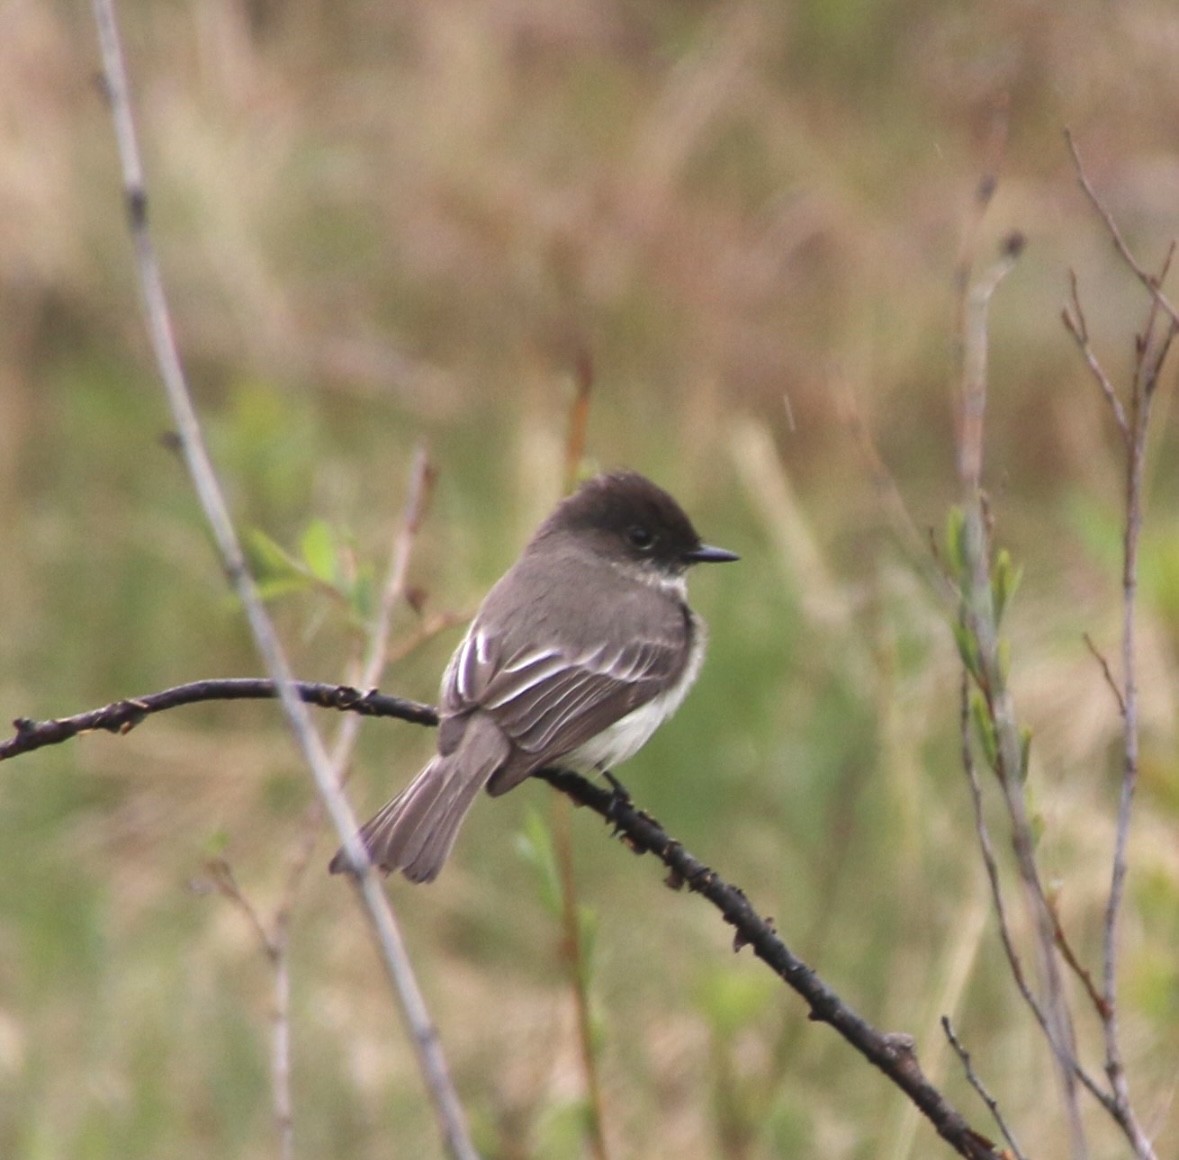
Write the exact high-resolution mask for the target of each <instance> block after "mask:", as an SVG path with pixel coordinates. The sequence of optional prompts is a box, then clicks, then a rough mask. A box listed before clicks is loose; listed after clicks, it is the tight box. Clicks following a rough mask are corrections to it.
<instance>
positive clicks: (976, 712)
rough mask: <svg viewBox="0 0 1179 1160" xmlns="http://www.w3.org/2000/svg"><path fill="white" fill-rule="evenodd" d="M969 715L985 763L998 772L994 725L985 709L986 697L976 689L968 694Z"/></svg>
mask: <svg viewBox="0 0 1179 1160" xmlns="http://www.w3.org/2000/svg"><path fill="white" fill-rule="evenodd" d="M970 717H971V720H972V721H973V722H974V731H975V734H976V736H977V737H978V742H979V744H980V745H981V746H982V751H983V756H984V757H985V758H986V760H987V764H988V765H989V766H990V767H991V769H993V770H995V771H996V772H998V769H999V744H998V741H997V739H996V737H995V725H994V722H993V721H992V720H991V714H990V711H989V710H988V709H987V702H986V698H985V697H983V695H982V694H981V693H980V692H978V690H977V689H976V690H975V691H974V692H973V693H971V695H970Z"/></svg>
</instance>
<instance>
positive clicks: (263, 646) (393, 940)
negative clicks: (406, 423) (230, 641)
mask: <svg viewBox="0 0 1179 1160" xmlns="http://www.w3.org/2000/svg"><path fill="white" fill-rule="evenodd" d="M93 10H94V18H95V23H96V25H97V28H98V39H99V45H100V49H101V55H102V66H103V73H104V76H105V80H106V91H107V95H108V98H109V101H110V108H111V117H112V120H113V122H114V128H115V137H116V140H117V143H118V153H119V160H120V163H121V165H122V175H123V188H124V196H125V199H126V204H127V212H128V218H129V223H130V229H131V237H132V241H133V244H134V248H135V259H136V268H137V272H138V276H139V285H140V290H141V293H142V297H143V306H144V312H145V316H146V321H147V328H148V333H149V336H150V339H151V344H152V349H153V352H154V354H155V359H156V363H157V366H158V367H159V370H160V375H161V378H162V380H163V385H164V389H165V393H166V395H167V398H168V403H169V406H170V408H171V411H172V417H173V420H174V422H175V424H176V434H177V439H178V443H179V448H180V451H181V453H182V455H183V458H184V462H185V464H186V466H187V468H188V472H189V475H190V477H191V479H192V483H193V487H194V489H195V491H196V493H197V497H198V499H199V501H200V504H201V508H202V510H203V511H204V514H205V518H206V520H207V521H208V524H209V528H210V530H211V531H212V533H213V538H214V540H215V542H216V544H217V549H218V552H219V554H220V556H221V560H222V563H223V565H224V567H225V570H226V573H227V575H228V577H229V580H230V583H231V584H232V586H233V587H234V589H235V591H236V593H237V596H238V599H239V600H240V601H241V603H242V607H243V609H244V611H245V613H246V618H247V620H248V622H249V625H250V631H251V633H252V635H253V637H254V642H255V645H256V647H257V649H258V653H259V656H260V657H261V659H262V661H263V664H264V666H265V668H266V671H267V672H268V673H269V674H270V675H271V676H272V677H273V679H274V682H275V686H276V688H277V690H278V695H279V700H280V702H281V704H282V707H283V712H284V714H285V716H286V719H287V722H288V725H289V727H290V730H291V734H292V736H293V738H294V739H295V742H296V744H297V746H298V748H299V750H300V752H301V753H302V754H303V757H304V759H305V761H306V763H307V765H308V767H309V769H310V771H311V774H312V776H313V778H314V780H315V784H316V787H317V789H318V791H319V794H320V796H321V798H322V799H323V801H324V804H325V807H326V809H327V812H328V815H329V816H330V818H331V820H332V823H333V825H334V826H335V828H336V831H337V833H338V834H339V836H340V840H341V841H342V842H343V844H344V846H345V848H346V849H347V851H348V855H349V861H350V862H351V863H352V865H353V866H359V867H365V870H363V871H362V872H360V873H358V874H354V875H353V876H352V881H353V883H354V884H355V887H356V892H357V894H358V896H359V898H360V900H361V904H362V907H363V909H364V912H365V913H366V915H367V916H368V920H369V923H370V925H371V927H372V930H373V934H374V937H375V939H376V941H377V945H378V947H379V948H380V951H381V958H382V962H383V963H384V965H385V967H386V970H387V972H388V975H389V979H390V982H391V983H392V985H393V987H394V991H395V993H396V994H397V996H398V999H399V1001H400V1004H401V1009H402V1014H403V1016H404V1017H405V1020H406V1023H407V1025H408V1027H409V1028H410V1031H411V1035H412V1039H413V1043H414V1046H415V1048H416V1051H417V1056H418V1061H419V1065H420V1067H421V1069H422V1074H423V1077H424V1078H425V1080H426V1083H427V1087H428V1090H429V1092H430V1095H431V1098H432V1100H433V1103H434V1107H435V1111H436V1113H437V1116H438V1120H439V1126H440V1128H441V1131H442V1135H443V1138H444V1140H445V1142H446V1147H447V1148H448V1150H449V1151H450V1152H451V1154H452V1155H454V1156H456V1157H462V1158H463V1160H469V1158H473V1157H475V1155H476V1152H475V1149H474V1146H473V1145H472V1144H471V1141H470V1136H469V1133H468V1131H467V1127H466V1120H465V1116H464V1114H463V1110H462V1107H461V1105H460V1104H459V1102H458V1097H457V1095H456V1093H455V1090H454V1086H453V1084H452V1083H451V1080H450V1076H449V1072H448V1069H447V1066H446V1061H445V1058H444V1057H443V1055H442V1051H441V1048H440V1045H439V1041H438V1037H437V1034H436V1032H435V1030H434V1025H433V1022H432V1020H431V1019H430V1016H429V1012H428V1010H427V1008H426V1005H425V1002H424V1000H423V998H422V994H421V991H420V989H419V988H418V985H417V981H416V979H415V978H414V976H413V971H412V968H411V966H410V963H409V959H408V956H407V954H406V953H405V946H404V943H403V941H402V938H401V933H400V931H399V930H398V928H397V925H396V922H395V919H394V917H393V912H392V909H391V908H390V906H389V903H388V900H387V899H386V898H385V895H384V893H383V892H382V890H381V888H380V885H379V883H378V881H377V879H376V878H375V877H374V875H373V874H371V873H370V872H369V871H368V869H367V859H366V857H365V851H364V847H363V844H362V843H361V842H360V840H359V839H358V837H357V823H356V819H355V817H354V816H353V814H352V810H351V809H350V808H349V806H348V802H347V800H346V799H345V797H344V795H343V793H342V792H341V791H340V789H339V787H338V785H337V784H336V779H335V777H334V774H333V771H332V768H331V763H330V761H329V760H328V756H327V753H326V751H325V749H324V746H323V741H322V739H321V738H320V736H319V734H318V733H317V732H316V731H315V729H314V728H313V726H312V725H311V720H310V717H309V715H308V713H307V711H306V709H305V707H304V705H303V703H302V701H301V700H300V699H299V695H298V693H297V692H296V689H295V685H294V679H293V675H292V673H291V670H290V666H289V664H288V663H287V660H286V657H285V655H284V653H283V650H282V647H281V645H280V643H279V640H278V636H277V633H276V632H275V629H274V626H273V624H272V622H271V620H270V617H269V615H268V614H267V612H266V609H265V607H264V605H263V603H262V601H261V599H260V598H259V596H258V591H257V587H256V585H255V583H254V580H253V577H252V576H251V575H250V572H249V569H248V568H247V566H246V561H245V557H244V555H243V553H242V548H241V543H240V540H239V538H238V535H237V532H236V529H235V528H234V525H233V521H232V519H231V517H230V514H229V509H228V507H227V505H226V503H225V498H224V495H223V493H222V491H221V487H220V484H219V483H218V481H217V476H216V473H215V471H214V469H213V465H212V461H211V460H210V458H209V455H208V452H207V450H206V448H205V443H204V437H203V434H202V432H201V428H200V423H199V421H198V419H197V415H196V411H195V409H194V407H193V404H192V398H191V395H190V393H189V390H188V384H187V381H186V379H185V375H184V370H183V367H182V365H181V362H180V356H179V352H178V350H177V347H176V341H175V336H174V333H173V328H172V321H171V316H170V312H169V309H168V303H167V297H166V295H165V293H164V286H163V278H162V276H161V273H160V267H159V262H158V259H157V257H156V253H155V246H154V243H153V241H152V238H151V234H150V231H149V229H148V213H147V209H148V201H147V189H146V184H145V181H144V174H143V165H142V162H141V161H140V155H139V147H138V142H137V139H136V134H135V125H134V121H133V118H132V113H131V100H130V93H129V86H128V81H127V70H126V66H125V64H124V60H123V51H122V46H121V44H120V40H119V34H118V27H117V24H116V21H115V12H114V0H93Z"/></svg>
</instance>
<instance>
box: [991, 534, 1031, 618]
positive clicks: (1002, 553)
mask: <svg viewBox="0 0 1179 1160" xmlns="http://www.w3.org/2000/svg"><path fill="white" fill-rule="evenodd" d="M992 572H993V575H992V578H991V592H992V594H993V596H994V601H995V626H996V627H998V625H999V622H1000V621H1001V620H1002V619H1003V613H1004V612H1006V611H1007V606H1008V605H1009V604H1010V603H1011V600H1012V597H1014V596H1015V593H1016V592H1017V590H1018V589H1019V582H1020V581H1021V580H1022V579H1023V568H1022V567H1018V568H1017V567H1016V566H1015V565H1014V564H1013V563H1012V562H1011V553H1010V552H1009V551H1007V549H1006V548H1000V549H999V554H998V556H996V557H995V567H994V569H993V570H992Z"/></svg>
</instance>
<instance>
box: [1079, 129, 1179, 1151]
mask: <svg viewBox="0 0 1179 1160" xmlns="http://www.w3.org/2000/svg"><path fill="white" fill-rule="evenodd" d="M1065 140H1066V141H1067V143H1068V148H1069V152H1070V154H1071V155H1072V160H1073V166H1074V168H1075V169H1076V173H1077V180H1078V182H1079V183H1080V185H1081V188H1082V190H1084V192H1085V196H1086V197H1087V198H1088V200H1089V203H1090V204H1091V205H1092V207H1093V209H1094V210H1095V211H1096V213H1097V215H1098V217H1100V218H1101V220H1102V222H1103V224H1104V225H1105V228H1106V230H1107V232H1108V233H1109V235H1110V237H1111V238H1112V239H1113V243H1114V246H1115V248H1116V249H1117V251H1118V254H1119V255H1120V256H1121V258H1122V260H1123V261H1124V262H1125V264H1126V265H1127V266H1128V267H1129V268H1130V270H1131V271H1132V272H1133V274H1134V275H1135V277H1136V278H1137V279H1138V281H1139V282H1140V283H1141V284H1142V285H1143V286H1145V287H1146V289H1147V291H1148V292H1149V294H1150V308H1149V310H1148V311H1147V318H1146V325H1145V326H1144V328H1143V330H1142V332H1141V333H1140V334H1139V335H1137V336H1136V338H1135V344H1134V352H1135V364H1134V376H1133V381H1132V383H1131V386H1130V391H1129V413H1128V415H1127V413H1126V409H1125V407H1123V405H1122V403H1121V400H1120V399H1119V398H1118V396H1117V393H1116V391H1115V390H1114V388H1113V386H1112V384H1111V383H1110V380H1109V376H1108V375H1107V374H1106V373H1105V370H1104V368H1102V367H1101V366H1100V364H1099V363H1098V361H1097V359H1096V358H1095V356H1094V355H1093V353H1092V351H1091V350H1090V349H1089V347H1088V342H1087V335H1086V334H1085V330H1084V315H1083V313H1082V311H1081V305H1080V300H1079V297H1078V294H1077V289H1076V280H1075V278H1074V279H1073V285H1072V296H1073V304H1074V305H1073V310H1072V312H1071V314H1072V317H1070V312H1069V311H1068V310H1067V309H1066V311H1065V325H1066V327H1068V329H1069V330H1070V332H1072V333H1073V335H1074V338H1076V339H1077V342H1078V345H1080V347H1081V349H1082V352H1083V354H1084V355H1085V358H1086V361H1087V362H1088V363H1089V365H1090V368H1091V369H1092V370H1093V373H1094V376H1095V377H1096V378H1097V381H1098V384H1099V386H1100V387H1101V391H1102V394H1103V395H1104V396H1105V397H1106V399H1107V400H1108V401H1109V402H1110V405H1111V407H1112V408H1113V409H1114V414H1115V416H1117V417H1118V425H1119V427H1120V428H1121V432H1122V442H1123V445H1124V447H1125V450H1126V463H1125V473H1126V475H1125V528H1124V531H1123V540H1122V645H1121V653H1122V656H1121V661H1122V681H1121V685H1120V687H1119V685H1118V683H1117V682H1116V681H1115V680H1114V677H1113V674H1112V672H1111V671H1110V666H1109V663H1108V662H1107V661H1106V659H1105V657H1104V656H1102V655H1101V654H1100V653H1099V652H1098V651H1097V649H1096V648H1095V647H1094V645H1093V642H1092V641H1091V640H1090V639H1089V638H1088V636H1086V638H1085V643H1086V645H1088V647H1089V650H1090V652H1092V653H1093V655H1094V656H1095V657H1096V658H1097V660H1098V663H1099V664H1100V665H1101V668H1102V672H1103V673H1104V675H1105V680H1106V683H1107V684H1108V685H1109V687H1110V689H1111V690H1112V691H1113V694H1114V697H1115V699H1116V700H1117V703H1118V710H1119V712H1120V713H1121V716H1122V723H1123V730H1122V737H1123V748H1122V783H1121V792H1120V794H1119V800H1118V814H1117V822H1116V826H1115V831H1114V852H1113V864H1112V868H1111V872H1110V888H1109V897H1108V899H1107V901H1106V907H1105V918H1104V922H1103V927H1102V984H1101V991H1100V994H1097V993H1096V989H1095V987H1094V986H1093V984H1092V983H1091V982H1089V977H1088V975H1087V974H1085V975H1084V976H1083V977H1084V979H1085V981H1086V983H1087V985H1088V986H1089V990H1090V996H1091V998H1092V999H1093V1002H1094V1004H1095V1005H1096V1007H1097V1011H1098V1014H1099V1015H1100V1017H1101V1024H1102V1030H1103V1034H1104V1038H1105V1072H1106V1075H1107V1076H1108V1078H1109V1083H1110V1089H1111V1092H1112V1099H1111V1106H1110V1114H1111V1115H1112V1116H1113V1117H1114V1119H1115V1120H1116V1121H1117V1123H1118V1124H1119V1125H1120V1126H1121V1128H1122V1130H1123V1131H1124V1132H1125V1134H1126V1136H1127V1138H1128V1139H1129V1141H1130V1143H1131V1146H1132V1147H1133V1148H1134V1152H1135V1155H1136V1156H1138V1157H1139V1160H1153V1157H1154V1155H1155V1153H1154V1148H1153V1145H1152V1144H1151V1141H1150V1139H1149V1137H1148V1136H1147V1135H1146V1132H1145V1130H1144V1129H1143V1128H1142V1126H1141V1124H1140V1123H1139V1122H1138V1118H1137V1116H1136V1115H1135V1113H1134V1109H1133V1106H1132V1105H1131V1102H1130V1093H1129V1084H1128V1081H1127V1078H1126V1069H1125V1063H1124V1060H1123V1058H1122V1050H1121V1043H1120V1036H1119V1032H1118V1002H1117V990H1118V950H1119V945H1118V928H1119V920H1120V917H1121V910H1122V904H1123V899H1124V897H1125V887H1126V875H1127V870H1128V850H1129V841H1130V824H1131V819H1132V814H1133V804H1134V796H1135V791H1136V789H1137V784H1138V746H1139V738H1138V679H1137V640H1136V626H1135V621H1136V606H1137V595H1138V551H1139V542H1140V539H1141V534H1142V519H1143V477H1144V473H1145V466H1146V446H1147V437H1148V434H1149V429H1150V417H1151V404H1152V402H1153V400H1154V395H1155V391H1156V389H1157V386H1158V381H1159V376H1160V374H1161V372H1162V367H1163V363H1164V362H1165V361H1166V358H1167V354H1168V353H1169V351H1170V349H1171V346H1172V344H1173V342H1174V339H1175V335H1176V333H1177V331H1179V315H1177V314H1176V311H1175V308H1174V306H1172V304H1171V302H1170V300H1169V299H1168V298H1167V297H1166V295H1165V294H1164V293H1163V292H1162V284H1163V282H1164V281H1165V280H1166V277H1167V274H1168V273H1169V272H1170V269H1171V263H1172V261H1173V259H1174V256H1175V242H1174V241H1172V242H1171V244H1170V246H1169V247H1168V249H1167V253H1166V256H1165V257H1164V259H1163V262H1162V266H1161V269H1160V272H1159V274H1158V275H1157V276H1155V275H1152V274H1150V273H1148V272H1147V271H1146V270H1145V269H1144V268H1143V267H1142V266H1141V265H1139V263H1138V262H1137V260H1136V259H1135V258H1134V255H1133V254H1132V253H1131V252H1130V249H1129V247H1128V246H1127V245H1126V242H1125V240H1124V238H1123V237H1122V234H1121V231H1120V230H1119V229H1118V225H1117V222H1116V221H1115V220H1114V217H1113V214H1112V213H1111V212H1110V211H1109V209H1108V207H1107V206H1106V205H1105V204H1104V202H1103V201H1102V200H1101V198H1100V197H1099V196H1098V195H1097V193H1096V191H1095V190H1094V188H1093V184H1092V182H1091V181H1090V180H1089V177H1088V174H1087V173H1086V172H1085V167H1084V165H1083V163H1082V161H1081V158H1080V154H1079V152H1078V150H1077V147H1076V143H1075V142H1074V141H1073V138H1072V134H1071V133H1069V132H1068V131H1066V132H1065ZM1062 949H1063V948H1062Z"/></svg>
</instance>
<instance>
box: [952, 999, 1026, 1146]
mask: <svg viewBox="0 0 1179 1160" xmlns="http://www.w3.org/2000/svg"><path fill="white" fill-rule="evenodd" d="M942 1030H943V1031H944V1032H945V1033H946V1039H948V1040H949V1043H950V1046H951V1047H952V1048H953V1049H954V1054H955V1055H956V1056H957V1057H958V1059H959V1061H960V1062H961V1064H962V1068H963V1070H964V1071H965V1072H966V1082H967V1083H969V1084H970V1086H971V1087H972V1088H974V1090H975V1091H976V1092H978V1094H979V1097H980V1098H981V1099H982V1102H983V1103H984V1104H986V1105H987V1108H988V1109H989V1111H990V1113H991V1116H992V1117H993V1118H994V1121H995V1123H996V1124H998V1125H999V1131H1000V1132H1002V1133H1003V1139H1004V1140H1006V1141H1007V1143H1008V1144H1009V1145H1010V1146H1011V1152H1012V1155H1014V1157H1015V1160H1027V1157H1026V1156H1024V1154H1023V1152H1022V1150H1021V1149H1020V1147H1019V1143H1018V1142H1017V1141H1016V1139H1015V1136H1014V1134H1013V1133H1012V1131H1011V1129H1010V1128H1009V1127H1008V1126H1007V1121H1006V1120H1005V1119H1004V1118H1003V1113H1002V1112H1000V1111H999V1101H998V1100H996V1099H995V1097H994V1096H993V1095H991V1093H990V1092H989V1091H987V1087H986V1084H984V1083H983V1081H982V1080H981V1079H979V1077H978V1074H977V1073H976V1072H975V1070H974V1065H973V1064H972V1063H971V1061H970V1052H969V1051H967V1050H966V1048H965V1047H963V1046H962V1043H961V1041H960V1040H959V1038H958V1036H957V1035H956V1034H955V1033H954V1025H953V1023H951V1022H950V1017H949V1015H943V1016H942Z"/></svg>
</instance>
